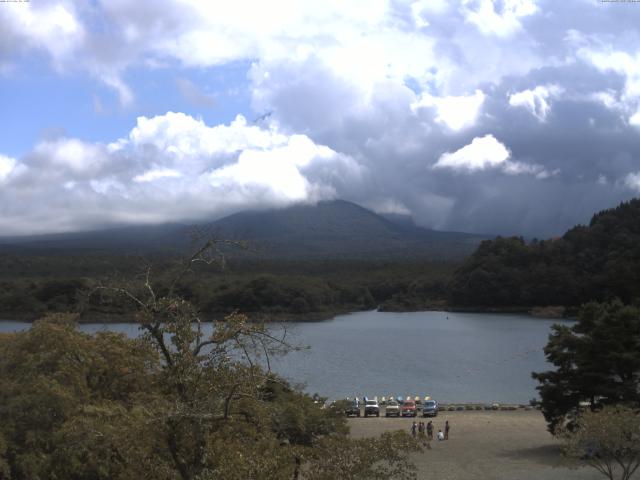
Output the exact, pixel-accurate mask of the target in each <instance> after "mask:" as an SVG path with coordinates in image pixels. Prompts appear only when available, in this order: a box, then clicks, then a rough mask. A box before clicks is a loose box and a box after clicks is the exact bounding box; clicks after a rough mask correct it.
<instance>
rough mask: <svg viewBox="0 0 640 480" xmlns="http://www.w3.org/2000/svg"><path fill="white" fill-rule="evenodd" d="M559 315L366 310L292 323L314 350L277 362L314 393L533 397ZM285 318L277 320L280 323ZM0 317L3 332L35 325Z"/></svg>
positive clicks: (291, 331) (122, 326)
mask: <svg viewBox="0 0 640 480" xmlns="http://www.w3.org/2000/svg"><path fill="white" fill-rule="evenodd" d="M558 322H559V320H555V319H554V320H549V319H540V318H532V317H530V316H527V315H512V314H488V313H483V314H478V313H450V312H416V313H386V312H359V313H353V314H349V315H340V316H338V317H336V318H334V319H332V320H328V321H324V322H314V323H307V322H293V323H287V324H286V328H287V331H288V333H287V338H288V339H289V340H290V341H292V342H293V343H294V344H297V345H306V346H309V347H310V349H308V350H304V351H299V352H293V353H291V354H289V355H287V356H285V357H283V358H279V359H275V360H274V361H272V367H273V369H274V370H275V371H277V372H278V373H280V374H281V375H283V376H285V377H286V378H288V379H290V380H291V381H293V382H294V383H304V384H305V385H306V387H305V389H306V391H308V392H309V393H314V392H319V393H321V394H322V395H323V396H328V397H330V398H341V397H345V396H351V397H353V396H354V395H357V396H359V397H360V396H363V395H367V396H373V395H378V396H381V395H385V396H388V395H390V394H391V395H394V396H396V395H403V396H406V395H412V396H413V395H421V396H424V395H431V396H433V397H434V398H436V399H438V400H440V401H449V402H494V401H497V402H513V403H527V402H528V401H529V399H531V398H533V397H537V392H536V390H535V387H536V382H535V381H533V380H532V379H531V372H532V371H541V370H546V369H548V368H550V366H549V364H547V363H546V361H545V358H544V353H543V351H542V349H543V347H544V346H545V345H546V343H547V337H548V335H549V333H550V327H551V325H552V324H554V323H558ZM281 326H282V324H281V325H275V326H274V328H279V327H281ZM28 327H29V324H28V323H23V322H11V321H4V322H0V331H15V330H21V329H24V328H28ZM80 328H81V329H82V330H83V331H86V332H95V331H98V330H102V329H109V330H115V331H119V332H123V333H126V334H127V335H129V336H135V335H137V334H138V327H137V325H136V324H130V323H118V324H83V325H81V327H80Z"/></svg>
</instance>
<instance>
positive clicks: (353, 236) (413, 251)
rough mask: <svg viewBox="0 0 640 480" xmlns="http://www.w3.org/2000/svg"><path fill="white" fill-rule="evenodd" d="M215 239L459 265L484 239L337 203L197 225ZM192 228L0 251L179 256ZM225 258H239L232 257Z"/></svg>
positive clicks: (271, 248)
mask: <svg viewBox="0 0 640 480" xmlns="http://www.w3.org/2000/svg"><path fill="white" fill-rule="evenodd" d="M198 228H199V229H201V230H205V231H208V232H210V233H211V234H213V235H214V237H216V238H224V239H237V240H242V241H246V242H248V244H249V247H250V248H249V251H248V252H245V253H243V255H247V256H250V257H267V258H301V259H302V258H354V259H363V258H400V257H405V258H410V257H423V258H424V257H428V258H460V257H464V256H466V255H469V254H470V253H471V252H472V251H473V250H474V249H475V248H476V247H477V246H478V245H479V243H480V242H481V241H482V240H484V239H486V238H487V237H486V236H479V235H472V234H467V233H458V232H440V231H435V230H428V229H424V228H420V227H417V226H415V225H414V224H413V222H409V221H405V220H404V219H403V220H402V221H392V220H390V219H387V218H384V217H383V216H381V215H378V214H376V213H374V212H372V211H370V210H367V209H365V208H363V207H361V206H359V205H356V204H354V203H351V202H346V201H342V200H335V201H329V202H320V203H318V204H316V205H306V204H299V205H293V206H290V207H286V208H281V209H272V210H261V211H245V212H240V213H236V214H233V215H230V216H228V217H224V218H222V219H219V220H216V221H214V222H211V223H208V224H205V225H200V226H198ZM193 230H194V227H190V226H186V225H180V224H166V225H159V226H133V227H121V228H117V229H108V230H102V231H96V232H82V233H67V234H58V235H46V236H38V237H20V238H15V237H14V238H5V239H0V251H2V250H5V251H6V250H10V249H18V250H25V249H26V250H30V249H39V250H58V251H60V250H69V251H71V250H73V251H75V250H83V251H90V250H100V251H104V250H109V251H113V250H117V251H120V252H128V251H163V250H164V251H167V250H173V251H182V250H184V249H186V248H187V247H188V245H189V243H190V242H189V234H190V232H192V231H193ZM229 254H232V255H238V253H237V251H236V250H230V251H229Z"/></svg>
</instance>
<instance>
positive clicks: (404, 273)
mask: <svg viewBox="0 0 640 480" xmlns="http://www.w3.org/2000/svg"><path fill="white" fill-rule="evenodd" d="M179 265H180V258H178V257H173V256H161V255H156V256H152V257H133V256H126V257H125V256H117V255H108V256H101V255H82V256H80V255H61V254H51V255H40V256H33V255H15V254H13V255H4V256H0V314H1V315H2V316H4V317H5V318H29V317H37V316H38V315H40V314H43V313H46V312H57V311H76V312H79V313H81V315H82V319H83V320H91V319H95V318H97V317H99V318H102V319H104V318H107V317H109V316H112V317H114V318H115V317H116V316H120V315H123V314H128V313H130V312H132V311H133V310H132V305H131V304H130V303H128V302H127V300H126V299H124V298H122V297H114V296H112V295H107V294H105V293H104V291H102V290H100V289H98V290H96V288H97V287H100V286H108V285H112V284H114V283H118V284H123V283H135V280H137V279H139V278H140V277H141V276H143V275H146V273H147V272H148V271H149V269H151V270H150V273H151V277H152V281H153V283H154V287H155V288H157V289H158V291H163V289H166V288H168V285H169V283H170V279H171V278H173V275H174V273H175V270H176V268H178V266H179ZM454 268H455V265H454V264H451V263H439V262H433V261H422V262H416V263H409V262H398V261H396V262H386V261H375V260H371V261H342V260H333V261H286V260H277V261H276V260H262V261H248V260H245V261H238V260H236V261H229V263H227V264H226V265H224V267H221V266H220V265H218V264H216V265H201V266H199V267H196V268H195V271H193V272H190V274H189V275H186V276H184V277H183V278H182V279H181V280H180V282H179V284H178V285H177V289H178V290H177V291H178V292H179V293H180V295H181V296H182V297H184V298H186V299H188V300H189V301H191V302H193V303H194V304H195V305H196V306H197V307H198V308H199V310H200V311H201V312H202V313H203V315H204V316H205V317H209V318H215V317H220V316H223V315H224V314H227V313H230V312H232V311H235V310H241V311H242V312H244V313H247V314H248V315H250V316H251V317H253V318H256V317H264V316H267V317H270V318H272V319H281V320H286V319H288V318H294V317H295V318H296V319H303V320H304V319H309V320H314V319H319V318H325V317H329V316H332V315H334V314H336V313H341V312H348V311H357V310H368V309H373V308H376V307H379V308H381V309H383V310H394V311H398V310H399V311H402V310H416V309H425V308H433V307H438V306H439V307H442V306H443V305H444V299H445V296H446V284H447V282H448V280H449V276H450V274H451V272H452V271H453V269H454ZM92 292H93V293H92Z"/></svg>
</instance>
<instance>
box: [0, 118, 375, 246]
mask: <svg viewBox="0 0 640 480" xmlns="http://www.w3.org/2000/svg"><path fill="white" fill-rule="evenodd" d="M15 164H16V161H15V160H13V159H11V158H9V157H5V156H0V181H3V183H4V184H3V189H2V190H0V230H1V231H2V232H3V233H4V234H12V233H13V234H19V233H37V232H50V231H60V230H65V229H71V230H73V229H81V228H91V227H92V226H99V225H105V224H113V223H119V222H138V223H145V222H161V221H179V220H182V219H185V218H191V219H196V218H211V217H213V216H218V215H222V214H225V213H231V212H233V211H236V210H241V209H246V208H268V207H274V206H283V205H287V204H290V203H292V202H314V201H318V200H321V199H330V198H334V197H335V196H336V192H337V189H339V188H340V186H341V182H344V181H345V178H348V181H349V182H350V184H351V185H353V184H354V183H357V182H358V178H359V177H360V176H361V175H362V174H363V172H364V168H363V167H362V166H361V165H359V164H358V163H357V162H356V161H355V160H354V159H352V158H351V157H349V156H348V155H344V154H340V153H337V152H335V151H334V150H332V149H330V148H328V147H326V146H323V145H319V144H316V143H315V142H313V141H312V140H311V139H310V138H308V137H307V136H305V135H288V134H284V133H280V132H279V131H278V129H277V127H276V126H274V125H266V126H265V127H258V126H255V125H248V124H247V122H246V120H245V119H244V118H243V117H240V116H239V117H237V118H236V119H235V120H234V121H233V122H231V123H230V124H228V125H216V126H213V127H210V126H207V125H206V124H205V123H204V122H203V121H202V120H199V119H195V118H193V117H190V116H188V115H185V114H183V113H172V112H169V113H167V114H166V115H160V116H156V117H152V118H146V117H140V118H138V121H137V125H136V126H135V127H134V128H133V129H132V130H131V132H130V133H129V135H128V137H126V138H122V139H119V140H117V141H115V142H113V143H111V144H109V145H103V144H100V143H95V144H91V143H86V142H82V141H80V140H77V139H68V138H61V139H58V140H55V141H48V142H41V143H40V144H38V145H37V146H36V147H35V148H34V149H33V151H32V152H31V153H29V154H28V155H26V156H25V157H24V158H22V159H21V162H20V164H21V166H22V167H23V168H22V169H21V171H19V172H17V173H16V174H15V175H14V174H11V175H9V173H10V172H12V170H14V169H15V168H14V166H15ZM15 170H17V169H15ZM25 185H28V186H29V188H24V187H25ZM42 198H47V202H46V203H43V202H41V199H42ZM9 199H11V201H9ZM34 205H37V208H34ZM9 206H11V208H9ZM89 213H90V215H89ZM43 216H44V219H43Z"/></svg>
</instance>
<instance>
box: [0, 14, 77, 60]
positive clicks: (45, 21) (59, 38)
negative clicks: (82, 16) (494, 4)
mask: <svg viewBox="0 0 640 480" xmlns="http://www.w3.org/2000/svg"><path fill="white" fill-rule="evenodd" d="M0 29H1V30H3V32H2V33H0V39H2V40H3V41H4V42H8V43H9V45H10V46H11V47H12V48H13V49H14V51H19V50H21V49H23V48H25V47H28V48H36V49H40V50H44V51H46V52H47V53H49V54H50V55H51V57H52V59H53V60H54V62H55V65H56V66H57V67H61V65H62V63H63V62H65V61H67V60H69V59H70V58H71V57H72V56H73V54H74V52H75V51H76V50H77V49H78V47H79V46H80V45H81V44H82V42H83V41H84V40H85V34H86V32H85V29H84V27H83V25H82V23H81V22H80V21H79V19H78V16H77V14H76V12H75V8H74V6H73V4H71V3H69V2H56V3H48V2H25V3H14V4H10V5H4V6H3V8H2V9H0ZM0 52H1V51H0Z"/></svg>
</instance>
